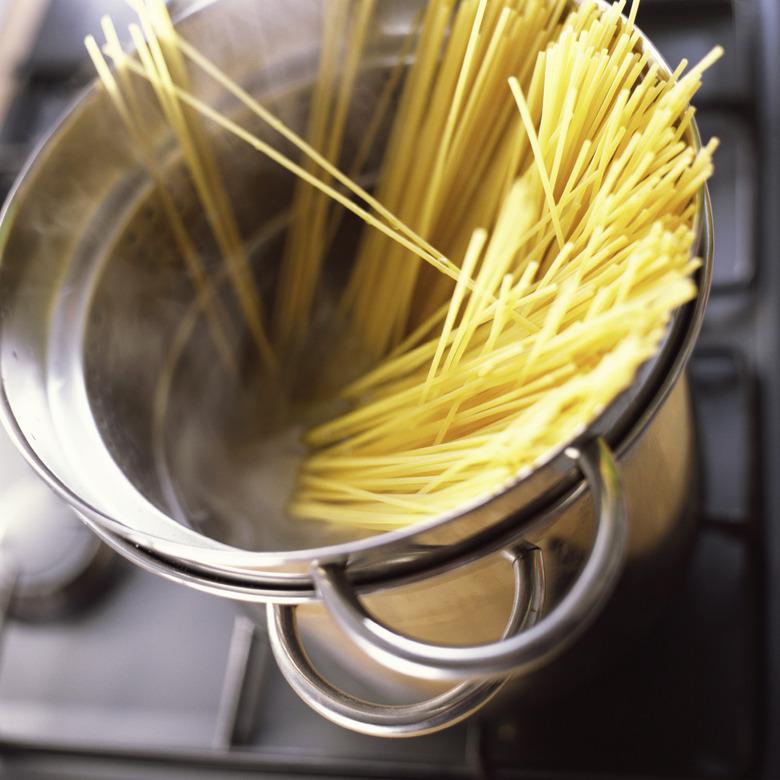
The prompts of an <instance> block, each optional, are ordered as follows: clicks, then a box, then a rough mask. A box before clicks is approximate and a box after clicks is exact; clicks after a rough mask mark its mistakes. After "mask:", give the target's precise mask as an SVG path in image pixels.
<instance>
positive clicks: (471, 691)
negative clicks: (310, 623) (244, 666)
mask: <svg viewBox="0 0 780 780" xmlns="http://www.w3.org/2000/svg"><path fill="white" fill-rule="evenodd" d="M513 571H514V574H515V597H514V601H513V604H512V613H511V616H510V618H509V621H508V624H507V627H506V629H505V632H504V636H505V637H507V636H511V635H512V634H514V633H515V632H517V631H520V630H523V629H524V628H527V627H529V626H531V625H533V624H534V623H535V622H536V621H537V620H538V619H539V616H540V614H541V602H540V599H541V598H542V597H543V594H544V572H543V569H542V561H541V554H540V553H539V551H538V550H535V549H534V550H528V549H524V550H522V551H520V552H519V553H518V554H516V555H513ZM267 609H268V635H269V639H270V644H271V649H272V651H273V654H274V657H275V659H276V662H277V664H278V665H279V669H280V671H281V673H282V675H283V676H284V678H285V679H286V680H287V682H288V683H289V685H290V686H291V687H292V689H293V690H294V691H295V692H296V693H297V694H298V695H299V696H300V697H301V699H303V701H304V702H306V703H307V704H308V705H309V706H310V707H311V708H312V709H314V710H315V711H316V712H318V713H319V714H320V715H322V716H323V717H325V718H327V719H328V720H330V721H332V722H333V723H336V724H338V725H339V726H342V727H344V728H347V729H350V730H352V731H357V732H359V733H361V734H367V735H369V736H374V737H417V736H422V735H424V734H432V733H434V732H436V731H441V730H442V729H445V728H449V727H450V726H454V725H455V724H456V723H459V722H460V721H462V720H464V719H465V718H467V717H469V716H470V715H472V714H473V713H474V712H476V711H477V710H479V709H480V708H481V707H483V706H484V705H485V704H487V702H488V701H490V699H492V698H493V697H494V696H495V695H496V694H497V693H498V692H499V691H500V690H501V688H502V687H503V686H504V684H505V683H506V681H507V679H508V678H503V679H498V680H485V681H480V682H463V683H460V684H458V685H456V686H455V687H453V688H451V689H450V690H448V691H446V692H444V693H442V694H440V695H438V696H435V697H433V698H431V699H427V700H425V701H422V702H418V703H415V704H404V705H388V704H374V703H371V702H366V701H363V700H362V699H358V698H356V697H354V696H351V695H350V694H348V693H346V692H344V691H342V690H340V689H339V688H336V687H335V686H334V685H332V684H331V683H329V682H328V681H327V680H325V679H324V678H323V677H322V676H321V675H320V674H319V673H318V672H317V671H316V669H315V668H314V667H313V665H312V663H311V661H310V660H309V657H308V656H307V654H306V651H305V650H304V648H303V645H302V644H301V641H300V637H299V636H298V628H297V621H296V616H295V607H291V606H283V605H278V604H269V605H268V607H267Z"/></svg>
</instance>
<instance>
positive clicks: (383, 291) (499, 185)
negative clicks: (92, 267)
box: [89, 0, 722, 531]
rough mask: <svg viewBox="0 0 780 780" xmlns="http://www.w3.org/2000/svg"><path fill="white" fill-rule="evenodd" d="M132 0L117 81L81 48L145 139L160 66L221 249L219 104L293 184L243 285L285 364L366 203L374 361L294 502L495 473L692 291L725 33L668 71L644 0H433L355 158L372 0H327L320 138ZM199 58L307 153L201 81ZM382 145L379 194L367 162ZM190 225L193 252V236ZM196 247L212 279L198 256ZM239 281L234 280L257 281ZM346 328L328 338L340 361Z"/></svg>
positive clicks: (460, 490) (489, 488)
mask: <svg viewBox="0 0 780 780" xmlns="http://www.w3.org/2000/svg"><path fill="white" fill-rule="evenodd" d="M134 5H135V6H136V8H137V10H138V13H139V17H140V21H141V24H142V29H143V35H142V32H141V29H139V28H138V27H133V28H132V35H133V38H134V40H135V43H136V48H137V52H138V55H137V57H132V56H130V55H127V54H125V53H123V52H122V51H121V50H120V48H119V45H118V39H117V37H116V34H115V33H114V32H113V28H111V27H110V25H109V26H107V27H106V28H105V31H106V34H107V46H106V49H105V51H106V53H107V54H108V55H109V57H110V58H111V59H112V60H113V61H114V63H115V66H116V68H117V78H114V76H113V75H112V74H111V73H110V72H109V71H108V68H107V66H106V64H105V62H104V61H103V59H102V55H101V52H100V50H99V48H98V47H97V45H96V44H95V43H94V42H90V43H89V50H90V54H91V55H92V57H93V59H94V60H95V64H96V66H97V68H98V72H99V75H100V77H101V80H102V82H103V84H104V85H105V88H106V90H107V91H108V93H109V95H110V96H111V98H112V100H113V102H114V104H115V106H116V108H117V110H118V111H119V112H120V115H121V117H122V119H123V121H124V123H125V125H127V127H128V129H129V130H130V132H131V135H132V136H133V138H134V140H136V142H137V143H138V144H140V145H143V137H142V133H140V132H139V131H138V128H137V127H136V125H135V119H134V116H133V109H132V94H133V87H132V84H131V81H130V74H133V75H134V76H138V77H141V78H143V79H145V80H146V81H148V82H149V83H151V85H152V87H153V88H154V90H155V92H156V94H157V97H158V101H159V103H160V106H161V110H162V113H163V116H164V117H165V119H166V121H167V122H168V123H169V124H170V126H171V129H172V131H173V133H174V135H175V136H176V138H177V139H178V141H179V143H180V145H181V148H182V152H183V156H184V159H185V162H186V163H187V165H188V169H189V171H190V174H191V176H192V177H193V180H194V181H195V184H196V189H197V191H198V193H199V196H200V199H201V204H202V206H203V209H204V211H205V213H206V214H207V216H208V218H209V222H210V224H211V225H212V228H213V230H214V232H215V236H216V237H217V240H218V243H219V244H220V247H221V248H222V250H223V254H224V255H225V262H226V263H230V262H235V258H236V257H239V258H241V257H242V247H241V246H240V239H239V237H238V236H237V234H236V230H235V229H234V222H233V221H232V218H231V212H230V204H229V201H228V199H227V194H226V191H225V189H224V186H223V185H222V184H221V180H220V177H219V172H218V171H217V170H216V168H215V157H214V155H213V154H212V153H211V152H210V151H209V147H208V144H207V135H206V132H205V129H204V127H203V125H204V123H211V124H214V125H216V126H217V127H218V128H221V129H222V130H223V131H225V132H227V133H230V134H232V135H233V136H234V137H236V138H238V139H240V140H241V141H243V142H244V143H246V144H248V145H250V146H251V147H252V148H254V149H256V150H257V151H258V152H260V153H261V154H263V155H265V156H267V157H268V158H270V159H271V160H273V161H274V162H275V163H277V164H278V165H280V166H282V167H283V168H285V169H286V170H287V171H289V172H291V173H292V174H293V175H295V176H296V177H297V179H298V182H297V187H296V192H295V196H294V199H293V203H292V207H291V215H290V220H289V227H288V231H287V236H286V248H285V251H284V255H283V257H282V259H281V272H280V277H279V282H278V284H277V288H276V289H275V290H274V291H273V300H269V301H268V302H267V305H266V306H263V305H262V302H261V301H260V299H259V296H258V294H257V291H256V290H254V288H247V290H243V291H242V290H240V289H236V293H237V295H238V297H239V300H240V301H241V303H242V314H243V315H244V317H245V319H246V325H247V328H248V329H249V330H250V332H252V333H253V334H254V335H255V337H256V340H258V344H259V346H261V347H262V349H261V355H262V356H263V359H264V360H266V361H267V362H268V363H269V365H270V364H271V362H273V361H280V362H283V361H284V360H285V359H286V356H288V355H289V354H294V353H295V351H296V348H297V347H298V346H299V345H301V344H305V343H306V342H307V339H309V338H311V336H312V332H313V329H314V328H315V327H316V326H315V325H314V313H313V309H314V302H315V300H316V297H317V291H318V288H319V287H320V286H321V279H322V278H323V274H324V272H325V270H326V269H325V263H326V258H327V257H328V255H329V252H330V251H332V249H333V243H334V238H335V236H336V233H337V231H338V227H339V224H340V218H341V215H342V213H351V214H353V215H355V216H357V217H358V218H359V219H360V220H361V223H362V228H361V231H362V232H361V234H360V237H359V242H358V248H357V251H356V256H355V258H354V263H353V265H352V267H351V272H350V276H349V279H348V280H347V282H346V284H345V286H344V289H343V290H342V291H341V294H340V298H339V300H337V301H336V302H335V305H334V306H332V307H331V309H330V310H331V311H332V312H333V315H332V316H334V317H338V318H340V321H341V328H342V331H343V332H344V333H345V334H346V335H345V337H344V338H345V342H346V341H349V342H350V343H354V342H356V343H358V344H359V345H360V348H361V351H362V353H363V354H365V355H366V356H367V357H368V358H370V362H371V366H370V367H369V369H368V370H367V371H365V372H364V373H363V375H362V376H360V377H358V378H354V377H352V378H350V381H348V382H346V381H345V382H344V383H343V386H342V387H341V389H340V390H339V391H338V392H337V397H336V398H334V399H332V400H334V401H338V402H339V404H340V408H346V411H343V412H342V413H340V414H338V415H337V416H335V417H333V418H331V419H327V420H324V421H322V422H321V423H320V424H317V425H314V426H311V427H309V429H308V430H307V431H306V432H305V434H304V435H303V441H304V443H305V445H306V446H307V447H308V452H309V454H308V456H307V457H306V458H305V459H304V461H303V463H302V465H301V468H300V473H299V479H298V483H297V486H296V489H295V491H294V494H293V495H292V496H291V498H290V502H289V513H290V515H291V516H292V517H291V522H294V519H293V518H296V517H297V518H306V519H312V520H320V521H322V522H328V523H338V524H342V525H345V526H348V527H361V528H364V529H368V530H371V531H382V530H386V529H392V528H399V527H403V526H406V525H408V524H410V523H415V522H419V521H420V520H423V519H426V518H430V517H434V516H438V515H442V514H444V513H447V512H451V511H455V510H457V509H458V508H459V507H461V506H463V505H464V504H466V503H468V502H471V501H473V500H474V499H476V498H478V497H480V496H484V495H487V494H490V493H492V492H494V491H496V490H498V489H500V488H501V486H502V485H504V484H505V483H506V482H507V481H508V480H510V479H512V478H514V477H516V476H517V475H518V474H520V473H523V472H526V471H528V470H530V469H532V468H534V466H535V464H537V463H539V462H540V460H541V459H543V458H545V457H547V456H549V455H550V453H551V452H553V451H554V450H556V449H557V448H560V447H561V446H564V445H565V444H566V443H567V442H568V441H570V440H571V439H572V438H573V437H575V436H576V435H578V434H579V433H580V432H582V431H583V430H584V429H585V428H586V427H587V425H588V424H589V423H590V422H591V421H592V420H593V419H594V418H595V417H596V416H597V415H598V414H599V413H600V412H601V411H602V410H604V409H605V408H606V407H607V405H608V404H609V403H610V402H611V401H613V400H614V399H615V398H616V397H617V396H618V395H619V394H620V393H621V392H622V391H623V390H625V389H627V388H628V387H629V386H630V385H631V383H632V381H634V378H635V377H636V374H637V371H638V370H639V368H640V367H641V366H642V365H643V364H644V363H645V362H646V361H647V360H649V359H651V358H652V357H653V356H654V355H655V354H656V353H657V351H658V349H659V347H660V345H661V343H662V341H663V339H664V336H665V334H666V332H667V329H668V326H669V323H670V321H671V318H672V316H673V315H674V312H675V311H676V309H678V308H679V307H680V306H682V305H683V304H685V303H687V302H689V301H690V300H691V299H692V298H694V297H695V295H696V293H697V290H696V285H695V283H694V274H695V272H696V271H697V269H698V267H699V261H698V260H696V259H695V258H692V249H693V246H694V241H695V235H694V218H695V214H696V210H697V196H698V192H699V190H700V188H701V187H702V186H703V184H704V183H705V182H706V180H707V179H708V178H709V176H711V174H712V171H713V163H712V158H713V154H714V152H715V149H716V147H717V141H715V140H713V141H711V142H709V143H708V144H707V145H705V146H704V147H703V148H701V149H699V150H694V149H693V148H692V147H691V145H690V142H689V140H688V135H687V131H688V129H689V128H690V124H691V121H692V117H693V110H692V108H691V100H692V98H693V97H694V95H695V93H696V91H697V89H698V88H699V86H700V84H701V78H702V75H703V73H704V71H705V70H706V68H708V67H709V66H711V65H712V64H713V63H714V62H715V61H716V60H717V58H718V57H719V56H720V55H721V53H722V52H721V50H720V49H719V48H716V49H714V50H713V51H712V52H711V53H710V54H709V55H707V57H705V58H704V59H703V60H702V62H701V63H699V64H698V65H696V66H694V67H693V68H690V69H689V70H687V72H686V68H687V63H682V64H681V65H680V67H679V68H677V69H676V70H675V71H674V72H673V73H672V74H669V75H664V74H663V73H662V72H661V70H660V68H659V67H658V65H657V64H656V63H650V62H649V58H648V55H647V53H645V52H644V51H642V49H641V36H640V34H639V32H638V30H637V29H636V28H635V26H634V21H635V18H636V12H637V7H638V2H632V3H631V5H630V7H627V4H626V2H625V0H619V2H616V3H614V4H613V5H612V6H610V7H609V8H607V9H604V8H603V7H602V6H600V5H597V4H596V3H595V2H593V0H583V2H581V3H580V4H578V5H577V6H576V7H573V6H572V5H571V4H570V3H569V2H567V0H459V1H457V2H456V1H455V0H429V2H427V3H426V4H425V6H424V11H423V13H422V15H421V17H420V19H419V20H418V24H417V26H416V28H415V30H414V31H413V33H412V34H410V35H409V36H407V38H406V39H405V41H404V43H403V46H402V48H401V52H400V54H399V60H400V61H399V64H398V65H397V66H396V67H395V68H393V69H392V70H390V71H389V75H388V77H387V81H386V84H385V87H384V89H383V90H382V92H381V94H380V96H379V98H378V100H377V105H376V109H375V113H374V115H373V117H372V119H371V121H370V122H369V124H368V127H367V130H366V137H365V138H364V139H363V140H362V143H361V144H359V147H358V151H357V153H356V154H355V157H354V159H353V160H352V161H350V160H345V159H344V157H345V147H344V142H345V134H346V132H347V120H348V117H349V114H350V110H351V106H352V101H353V93H354V90H355V87H356V84H357V83H358V82H359V80H360V77H361V69H362V66H363V60H364V56H365V51H366V48H367V46H368V42H369V41H370V39H371V35H372V34H373V32H374V30H373V25H374V19H375V16H376V14H377V5H378V4H377V3H376V2H375V0H334V2H333V3H326V4H324V9H325V12H324V16H323V27H322V42H321V52H320V62H319V71H318V74H317V77H316V80H315V83H314V85H313V91H312V97H311V108H310V113H309V118H308V127H307V130H306V134H305V137H302V136H300V135H298V134H297V133H295V131H293V130H292V129H291V128H289V127H287V126H285V125H284V124H283V123H282V122H281V121H280V120H279V119H278V118H277V117H275V116H274V115H273V114H272V113H271V112H270V111H269V110H268V109H267V108H266V107H265V106H263V105H262V104H261V103H260V102H259V100H258V99H257V98H256V97H254V96H252V95H250V94H248V93H247V92H246V91H245V90H244V89H243V88H242V87H241V86H240V85H238V84H236V83H234V82H233V81H231V79H230V78H229V77H228V76H227V75H226V74H224V73H223V72H222V71H221V70H220V69H219V68H218V67H217V66H216V65H215V64H214V63H212V62H210V61H209V60H207V59H206V58H205V57H204V56H203V55H202V54H201V53H200V52H198V51H197V49H195V48H194V47H193V46H192V45H191V44H190V43H188V42H187V41H185V40H184V39H182V38H181V37H179V35H178V33H177V32H176V31H175V30H174V28H173V26H172V25H171V23H170V20H169V19H168V17H167V14H166V12H165V8H164V4H163V3H162V0H144V1H143V2H141V0H135V3H134ZM624 14H625V15H624ZM407 59H408V60H409V64H408V66H407V64H406V60H407ZM188 66H189V67H195V68H198V69H199V70H200V71H202V72H204V73H205V74H206V75H208V76H209V77H211V78H213V79H214V80H215V82H216V83H217V84H219V85H220V86H221V87H223V88H224V89H225V90H227V91H228V92H229V93H230V94H232V95H233V96H234V97H236V98H237V99H238V100H239V101H240V102H241V103H242V104H243V105H244V106H245V107H246V108H247V109H248V110H249V111H250V112H251V114H252V115H253V116H255V117H258V118H259V119H261V120H262V121H263V122H264V123H265V124H266V125H267V126H268V127H269V128H270V129H271V130H273V131H275V132H276V133H277V134H278V135H279V137H280V139H283V140H284V141H285V142H288V143H291V144H292V145H293V146H294V147H295V148H296V149H297V151H298V152H299V153H300V155H301V159H300V160H293V159H291V158H289V157H288V156H287V155H285V154H284V153H283V152H281V151H280V150H279V149H278V148H277V147H276V146H275V145H274V144H273V143H270V142H268V141H265V140H262V139H260V138H259V137H257V136H256V135H254V134H252V133H251V132H249V131H248V130H247V129H246V128H244V127H243V126H241V125H240V124H239V123H237V122H236V121H234V120H232V119H229V118H227V117H225V116H223V115H221V114H220V113H219V112H217V111H216V110H215V109H214V108H213V107H212V106H210V105H208V104H207V103H205V102H204V101H202V100H201V99H199V98H198V97H197V96H196V95H194V94H193V93H192V91H191V88H190V86H189V84H190V80H189V78H188V71H187V67H188ZM394 102H396V105H395V108H394V111H393V113H392V122H390V129H389V132H388V135H387V138H386V140H383V139H382V138H381V128H382V127H383V126H384V125H385V124H386V123H387V117H388V115H389V114H390V107H391V106H392V105H393V104H394ZM381 143H383V144H384V146H383V155H382V163H381V166H380V169H379V170H378V171H376V172H374V173H376V186H375V187H374V188H372V189H371V190H368V189H366V188H365V187H364V186H361V185H360V184H358V182H357V181H356V179H357V178H358V177H359V176H360V175H361V174H363V173H364V170H363V166H364V165H365V164H366V161H367V160H368V159H369V158H370V157H371V156H372V153H373V152H375V149H374V145H375V144H381ZM146 155H147V157H148V149H147V151H146ZM350 162H351V167H350V168H349V171H350V173H349V175H347V174H345V173H343V172H342V165H349V164H350ZM149 168H150V173H152V175H153V178H155V181H157V180H158V179H160V174H159V173H157V172H154V167H153V166H152V165H151V164H150V165H149ZM158 187H159V189H160V190H161V192H164V190H165V188H164V186H163V183H162V182H161V181H159V182H158ZM163 201H164V203H163V205H164V208H165V209H166V211H167V212H168V211H170V212H172V213H171V214H170V215H169V219H170V220H171V221H172V222H175V220H176V217H175V208H174V207H173V206H172V204H170V203H169V204H168V205H167V206H166V205H165V198H164V196H163ZM339 207H340V208H339ZM178 243H179V244H180V248H181V249H182V252H183V254H185V255H187V253H189V254H192V250H191V247H189V246H188V244H187V241H186V235H183V236H180V237H179V240H178ZM229 257H232V258H233V260H229ZM185 259H187V262H188V267H190V268H191V272H192V274H193V277H194V278H196V279H199V281H198V284H200V285H208V283H209V280H208V279H206V278H205V276H204V274H203V271H202V268H201V267H200V265H199V264H198V259H197V258H194V257H186V258H185ZM242 262H243V261H242ZM199 269H200V270H199ZM231 278H232V282H233V284H234V286H236V285H239V286H240V279H241V278H244V279H246V275H244V276H243V277H242V276H241V275H240V274H236V273H234V274H233V275H232V277H231ZM247 283H248V282H247ZM250 308H251V312H250V311H248V309H250ZM266 311H270V312H271V314H270V317H271V321H270V322H268V321H267V319H266V314H265V312H266ZM212 315H213V313H212ZM214 323H215V325H214V327H215V328H216V327H217V325H218V318H216V319H215V320H214ZM269 330H270V332H272V333H273V349H272V347H271V340H270V339H268V338H267V337H266V336H265V334H266V333H267V332H269ZM261 337H262V338H261ZM342 346H343V345H342V344H340V343H334V344H331V345H330V346H329V348H330V349H331V350H332V358H333V361H336V362H337V361H338V360H339V359H340V356H341V349H342ZM329 354H330V353H329ZM269 370H270V369H269ZM288 422H289V423H290V424H294V423H295V422H296V421H295V420H290V421H288Z"/></svg>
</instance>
